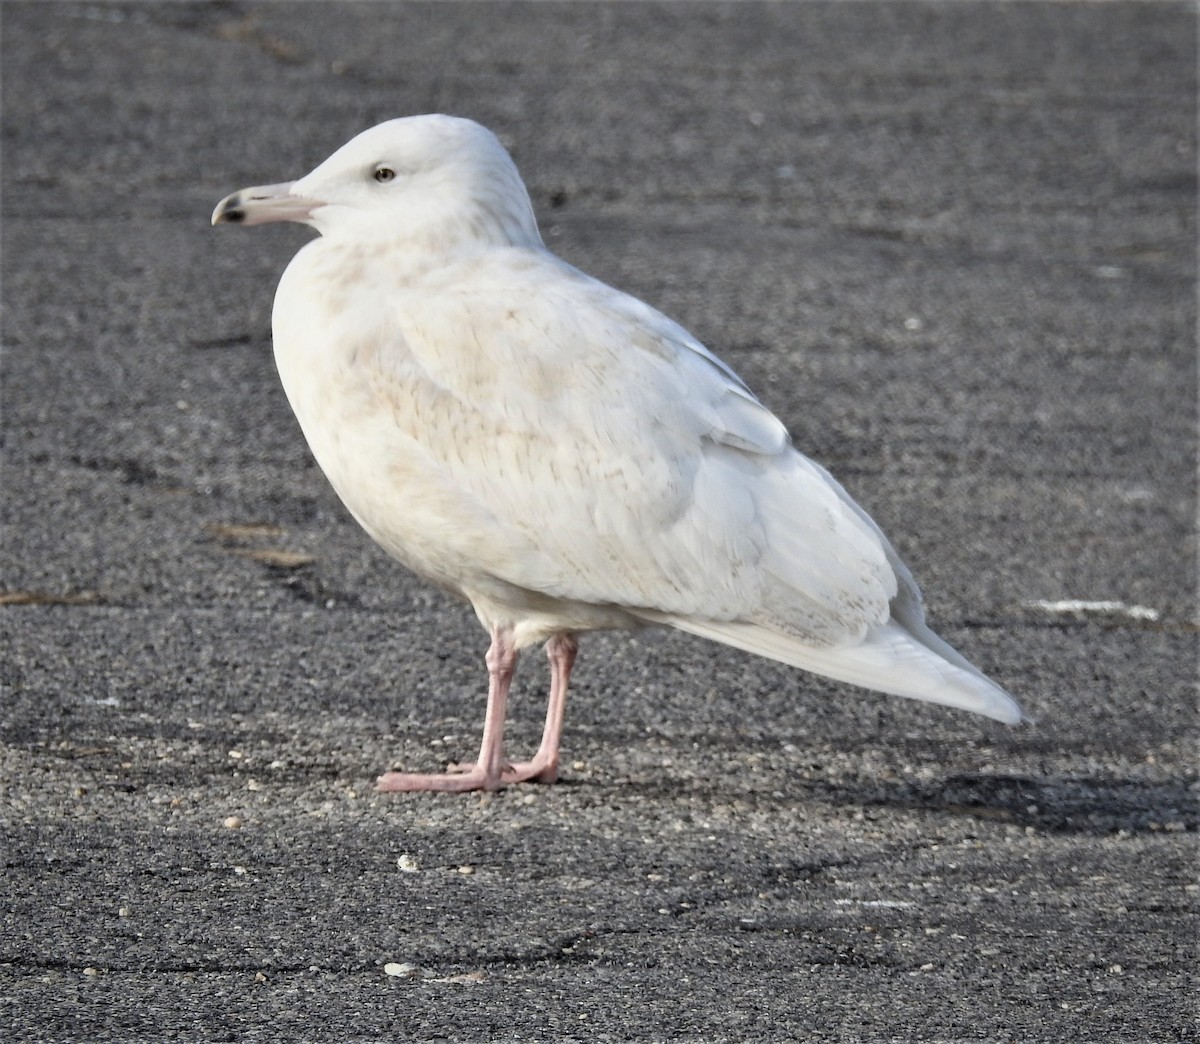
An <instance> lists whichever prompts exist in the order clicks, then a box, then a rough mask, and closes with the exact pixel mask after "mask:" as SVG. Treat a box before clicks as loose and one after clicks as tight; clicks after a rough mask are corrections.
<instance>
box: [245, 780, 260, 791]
mask: <svg viewBox="0 0 1200 1044" xmlns="http://www.w3.org/2000/svg"><path fill="white" fill-rule="evenodd" d="M246 789H247V790H262V784H261V783H259V781H258V780H257V779H248V780H246Z"/></svg>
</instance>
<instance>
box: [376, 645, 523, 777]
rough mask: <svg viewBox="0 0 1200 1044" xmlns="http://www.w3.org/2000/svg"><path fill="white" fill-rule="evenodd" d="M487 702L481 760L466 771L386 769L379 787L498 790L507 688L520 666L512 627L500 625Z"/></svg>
mask: <svg viewBox="0 0 1200 1044" xmlns="http://www.w3.org/2000/svg"><path fill="white" fill-rule="evenodd" d="M486 662H487V667H488V701H487V711H486V713H485V714H484V719H483V742H482V743H481V744H480V745H479V760H478V761H476V762H475V763H474V765H471V766H470V767H469V768H468V769H467V771H465V772H449V773H446V774H445V775H423V774H420V773H415V772H385V773H384V774H383V775H382V776H380V777H379V779H378V780H377V782H376V784H375V785H376V788H377V789H379V790H452V791H462V790H498V789H499V788H500V787H501V786H503V784H504V783H505V782H508V780H505V779H503V778H502V776H503V775H504V713H505V708H506V707H507V704H508V690H509V687H510V686H511V685H512V679H513V672H514V671H515V670H516V667H517V650H516V647H515V646H514V645H513V636H512V629H511V628H501V627H497V628H496V629H495V630H494V631H493V632H492V644H491V645H490V646H489V647H488V651H487V657H486Z"/></svg>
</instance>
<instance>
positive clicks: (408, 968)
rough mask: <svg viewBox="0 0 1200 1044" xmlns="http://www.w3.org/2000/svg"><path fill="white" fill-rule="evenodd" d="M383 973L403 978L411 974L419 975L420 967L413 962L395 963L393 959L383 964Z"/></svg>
mask: <svg viewBox="0 0 1200 1044" xmlns="http://www.w3.org/2000/svg"><path fill="white" fill-rule="evenodd" d="M383 974H384V975H391V976H392V977H393V978H397V979H403V978H406V977H408V976H412V975H420V974H421V969H420V967H418V966H417V965H415V964H407V963H406V964H397V963H395V962H394V961H392V962H389V963H388V964H385V965H384V966H383Z"/></svg>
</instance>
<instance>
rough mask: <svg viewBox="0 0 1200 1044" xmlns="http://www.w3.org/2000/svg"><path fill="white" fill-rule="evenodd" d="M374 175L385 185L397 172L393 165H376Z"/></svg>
mask: <svg viewBox="0 0 1200 1044" xmlns="http://www.w3.org/2000/svg"><path fill="white" fill-rule="evenodd" d="M372 177H373V178H374V179H375V180H376V181H378V182H379V183H380V184H381V185H383V184H386V183H387V182H389V181H392V180H393V179H394V178H395V177H396V172H395V171H394V170H392V168H391V167H376V168H375V173H374V174H373V175H372Z"/></svg>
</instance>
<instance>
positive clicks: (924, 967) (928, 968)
mask: <svg viewBox="0 0 1200 1044" xmlns="http://www.w3.org/2000/svg"><path fill="white" fill-rule="evenodd" d="M921 971H933V965H932V964H922V965H921Z"/></svg>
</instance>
